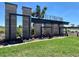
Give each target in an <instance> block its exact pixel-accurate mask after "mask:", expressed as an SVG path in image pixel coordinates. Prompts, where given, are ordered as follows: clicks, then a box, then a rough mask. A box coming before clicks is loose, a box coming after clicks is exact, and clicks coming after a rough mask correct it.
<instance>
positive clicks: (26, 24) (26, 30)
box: [22, 7, 31, 39]
mask: <svg viewBox="0 0 79 59" xmlns="http://www.w3.org/2000/svg"><path fill="white" fill-rule="evenodd" d="M22 12H23V15H29V16H23V38H24V39H29V37H30V36H31V20H30V16H31V8H29V7H22Z"/></svg>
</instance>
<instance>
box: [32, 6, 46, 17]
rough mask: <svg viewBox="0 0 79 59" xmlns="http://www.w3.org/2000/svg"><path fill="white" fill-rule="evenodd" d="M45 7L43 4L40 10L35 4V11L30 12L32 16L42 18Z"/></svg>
mask: <svg viewBox="0 0 79 59" xmlns="http://www.w3.org/2000/svg"><path fill="white" fill-rule="evenodd" d="M46 10H47V7H46V6H45V7H44V8H43V9H42V10H41V8H40V6H39V5H37V6H36V11H35V12H32V16H33V17H37V18H44V15H45V13H46Z"/></svg>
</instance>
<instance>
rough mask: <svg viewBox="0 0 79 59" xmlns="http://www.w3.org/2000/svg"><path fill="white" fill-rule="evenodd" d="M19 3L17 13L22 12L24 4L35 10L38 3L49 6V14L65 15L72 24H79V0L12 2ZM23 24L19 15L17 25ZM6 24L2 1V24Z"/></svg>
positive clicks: (0, 15)
mask: <svg viewBox="0 0 79 59" xmlns="http://www.w3.org/2000/svg"><path fill="white" fill-rule="evenodd" d="M11 3H13V4H17V5H18V8H17V13H19V14H22V6H26V7H30V8H32V10H33V11H35V8H36V5H40V7H41V9H42V8H43V7H44V6H47V11H46V14H47V15H51V16H59V17H63V19H64V21H67V22H70V24H75V25H79V2H11ZM21 24H22V17H20V16H19V17H17V25H21ZM4 25H5V3H4V2H0V26H4Z"/></svg>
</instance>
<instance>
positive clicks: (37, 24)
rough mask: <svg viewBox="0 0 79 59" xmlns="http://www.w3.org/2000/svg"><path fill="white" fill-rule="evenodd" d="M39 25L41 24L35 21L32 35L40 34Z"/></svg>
mask: <svg viewBox="0 0 79 59" xmlns="http://www.w3.org/2000/svg"><path fill="white" fill-rule="evenodd" d="M41 26H42V24H41V23H35V24H34V35H35V36H39V35H41Z"/></svg>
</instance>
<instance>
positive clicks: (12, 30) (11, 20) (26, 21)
mask: <svg viewBox="0 0 79 59" xmlns="http://www.w3.org/2000/svg"><path fill="white" fill-rule="evenodd" d="M17 7H18V6H17V5H16V4H11V3H5V39H9V40H13V39H16V32H17V31H16V29H17V26H16V25H17V16H22V17H23V21H22V22H23V39H29V38H30V37H31V36H32V35H31V23H32V22H33V23H34V25H35V26H34V29H35V32H36V33H35V35H41V33H42V32H43V30H42V28H43V27H42V24H44V27H45V29H46V30H47V31H50V32H51V33H53V32H56V33H57V32H58V33H59V32H62V29H60V27H61V25H64V24H68V23H69V22H64V21H57V20H50V19H49V20H48V19H44V18H43V19H39V18H33V17H31V10H32V9H31V8H29V7H24V6H23V7H22V14H17ZM46 27H47V28H46ZM45 29H44V30H45ZM53 29H54V30H57V31H53ZM59 35H60V33H59ZM41 36H42V35H41Z"/></svg>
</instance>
